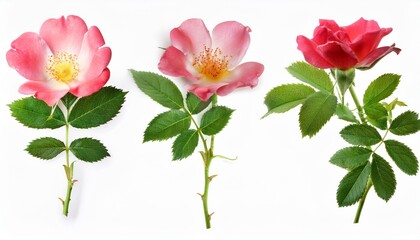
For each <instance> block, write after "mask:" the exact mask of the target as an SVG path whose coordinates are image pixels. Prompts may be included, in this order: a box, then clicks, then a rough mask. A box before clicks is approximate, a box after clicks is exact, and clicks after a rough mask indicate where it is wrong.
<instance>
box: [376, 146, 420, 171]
mask: <svg viewBox="0 0 420 240" xmlns="http://www.w3.org/2000/svg"><path fill="white" fill-rule="evenodd" d="M384 143H385V149H386V151H387V152H388V155H389V156H390V157H391V159H392V160H393V161H394V162H395V164H396V165H397V166H398V167H399V168H400V169H401V171H403V172H404V173H406V174H407V175H416V174H417V171H418V170H419V162H418V160H417V157H416V155H414V153H413V151H412V150H411V149H410V148H409V147H407V146H406V145H405V144H403V143H401V142H398V141H395V140H386V141H385V142H384Z"/></svg>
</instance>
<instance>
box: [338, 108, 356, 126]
mask: <svg viewBox="0 0 420 240" xmlns="http://www.w3.org/2000/svg"><path fill="white" fill-rule="evenodd" d="M335 114H336V115H337V117H338V118H339V119H342V120H345V121H348V122H354V123H357V122H358V121H357V119H356V117H355V116H354V114H353V112H352V111H350V109H349V108H348V107H347V106H346V105H344V104H342V103H338V104H337V109H336V110H335Z"/></svg>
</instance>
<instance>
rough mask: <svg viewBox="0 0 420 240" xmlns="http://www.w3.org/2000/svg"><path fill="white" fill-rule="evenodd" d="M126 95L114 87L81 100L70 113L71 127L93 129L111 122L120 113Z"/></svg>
mask: <svg viewBox="0 0 420 240" xmlns="http://www.w3.org/2000/svg"><path fill="white" fill-rule="evenodd" d="M126 94H127V92H123V91H122V90H120V89H117V88H114V87H103V88H102V89H101V90H99V91H98V92H96V93H94V94H92V95H90V96H87V97H84V98H81V99H79V101H78V102H77V103H76V104H75V105H74V107H73V110H72V111H71V112H70V115H69V123H70V125H72V126H73V127H75V128H91V127H97V126H100V125H102V124H105V123H107V122H109V121H111V120H112V119H113V118H114V117H115V116H116V115H117V114H118V113H119V111H120V109H121V107H122V105H123V103H124V101H125V95H126Z"/></svg>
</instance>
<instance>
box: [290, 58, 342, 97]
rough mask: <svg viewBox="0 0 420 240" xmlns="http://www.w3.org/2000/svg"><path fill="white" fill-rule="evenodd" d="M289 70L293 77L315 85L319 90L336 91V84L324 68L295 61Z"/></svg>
mask: <svg viewBox="0 0 420 240" xmlns="http://www.w3.org/2000/svg"><path fill="white" fill-rule="evenodd" d="M287 71H288V72H289V73H290V74H291V75H292V76H293V77H295V78H297V79H298V80H300V81H302V82H304V83H307V84H309V85H311V86H313V87H314V88H316V89H318V90H321V91H326V92H329V93H333V92H334V86H333V83H332V82H331V79H330V77H329V76H328V74H327V73H326V72H325V71H324V70H322V69H319V68H316V67H314V66H312V65H309V64H307V63H306V62H295V63H293V64H292V65H290V66H289V67H287Z"/></svg>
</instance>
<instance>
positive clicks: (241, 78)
mask: <svg viewBox="0 0 420 240" xmlns="http://www.w3.org/2000/svg"><path fill="white" fill-rule="evenodd" d="M249 32H251V29H250V28H249V27H245V26H243V25H242V24H240V23H238V22H235V21H229V22H222V23H220V24H218V25H217V26H216V27H215V28H214V29H213V32H212V37H210V33H209V31H208V30H207V28H206V26H205V25H204V22H203V21H202V20H201V19H188V20H186V21H185V22H183V23H182V24H181V26H179V27H178V28H174V29H173V30H172V31H171V33H170V37H171V42H172V46H170V47H168V48H167V49H166V51H165V53H164V54H163V56H162V58H161V59H160V62H159V65H158V68H159V70H160V71H161V72H162V73H164V74H167V75H170V76H174V77H184V78H186V79H187V80H188V81H189V83H188V84H187V90H188V91H190V92H192V93H194V94H195V95H196V96H197V97H199V98H200V99H201V100H203V101H206V100H208V99H209V98H210V97H211V96H212V95H213V94H217V95H220V96H225V95H227V94H229V93H231V92H232V91H234V90H235V89H236V88H240V87H251V88H252V87H254V86H256V85H257V84H258V77H260V76H261V74H262V73H263V71H264V66H263V65H262V64H260V63H257V62H246V63H242V64H239V63H240V62H241V60H242V58H243V57H244V55H245V53H246V51H247V49H248V46H249V42H250V36H249Z"/></svg>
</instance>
